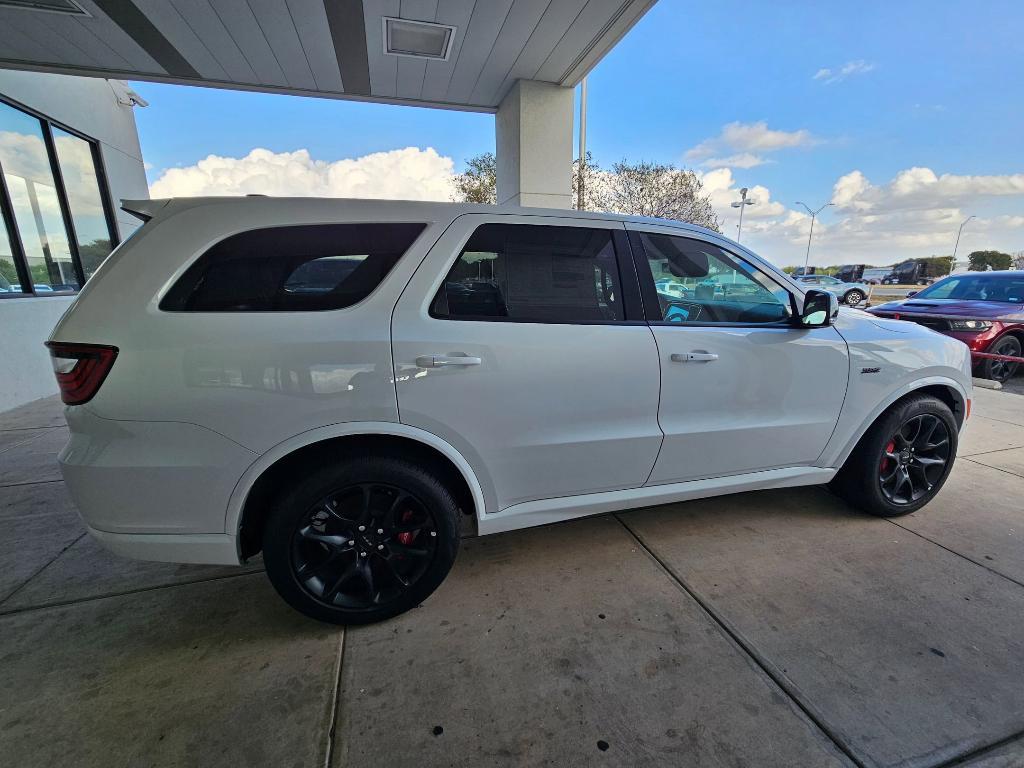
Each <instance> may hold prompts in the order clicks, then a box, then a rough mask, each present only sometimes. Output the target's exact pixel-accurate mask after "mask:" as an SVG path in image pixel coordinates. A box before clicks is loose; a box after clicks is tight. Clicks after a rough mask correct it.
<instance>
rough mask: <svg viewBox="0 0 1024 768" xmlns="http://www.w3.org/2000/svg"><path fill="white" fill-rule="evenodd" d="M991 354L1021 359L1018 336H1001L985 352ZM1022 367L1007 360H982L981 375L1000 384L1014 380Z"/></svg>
mask: <svg viewBox="0 0 1024 768" xmlns="http://www.w3.org/2000/svg"><path fill="white" fill-rule="evenodd" d="M985 351H986V352H991V353H992V354H993V355H1009V356H1010V357H1020V339H1018V338H1017V337H1016V336H1010V335H1009V334H1007V335H1006V336H1001V337H999V338H998V339H996V340H995V341H994V342H992V344H990V345H989V348H988V349H987V350H985ZM1019 367H1020V365H1019V363H1010V362H1007V361H1005V360H986V359H984V358H982V363H981V375H982V378H985V379H992V381H998V382H1000V383H1002V382H1004V381H1006V380H1007V379H1012V378H1013V377H1014V375H1015V374H1016V373H1017V369H1018V368H1019Z"/></svg>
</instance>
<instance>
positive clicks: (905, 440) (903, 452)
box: [830, 395, 958, 517]
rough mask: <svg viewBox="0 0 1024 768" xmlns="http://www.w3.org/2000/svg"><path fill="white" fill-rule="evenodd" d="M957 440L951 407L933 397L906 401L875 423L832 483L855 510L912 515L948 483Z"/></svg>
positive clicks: (880, 514) (885, 514)
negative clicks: (856, 508)
mask: <svg viewBox="0 0 1024 768" xmlns="http://www.w3.org/2000/svg"><path fill="white" fill-rule="evenodd" d="M957 438H958V433H957V424H956V419H954V418H953V412H952V411H950V409H949V406H948V405H946V404H945V403H944V402H942V401H941V400H939V399H938V398H935V397H932V396H930V395H915V396H911V397H907V398H905V399H903V400H901V401H899V402H897V403H896V404H895V405H893V407H892V408H891V409H890V410H889V412H888V413H886V414H885V415H883V416H882V417H881V418H879V420H878V421H877V422H875V424H874V425H873V426H872V427H871V429H869V430H868V432H867V434H865V435H864V437H863V438H861V441H860V443H859V444H858V445H857V448H856V449H855V450H854V452H853V453H852V454H851V455H850V458H849V459H847V461H846V464H845V465H844V466H843V468H842V469H841V470H840V472H839V474H838V475H836V478H835V479H834V480H833V481H832V483H831V484H830V485H831V487H832V488H833V489H834V490H835V491H836V492H837V493H838V494H839V495H840V496H842V497H843V498H844V499H845V500H846V502H847V503H849V504H850V505H851V506H854V507H858V508H859V509H862V510H864V511H865V512H869V513H871V514H873V515H878V516H880V517H899V516H900V515H906V514H909V513H911V512H914V511H916V510H918V509H920V508H921V507H923V506H924V505H925V504H927V503H928V502H929V501H931V500H932V499H933V498H935V495H936V494H937V493H938V492H939V490H940V489H941V488H942V486H943V484H944V483H945V482H946V478H947V477H949V472H950V470H951V469H952V468H953V460H954V459H955V458H956V447H957Z"/></svg>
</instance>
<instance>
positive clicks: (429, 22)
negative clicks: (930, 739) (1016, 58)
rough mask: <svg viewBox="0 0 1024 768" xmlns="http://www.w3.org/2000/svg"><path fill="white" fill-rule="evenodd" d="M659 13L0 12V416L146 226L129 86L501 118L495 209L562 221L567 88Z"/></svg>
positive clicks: (463, 7)
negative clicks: (65, 319) (74, 307)
mask: <svg viewBox="0 0 1024 768" xmlns="http://www.w3.org/2000/svg"><path fill="white" fill-rule="evenodd" d="M653 3H654V0H547V1H545V2H537V1H536V0H494V2H490V1H488V2H482V0H478V1H476V2H474V0H253V1H251V2H248V3H236V2H229V1H228V0H187V1H186V0H0V182H2V183H0V211H2V214H3V216H2V226H0V361H2V364H0V411H3V410H6V409H8V408H12V407H14V406H16V405H19V404H22V403H25V402H29V401H31V400H34V399H37V398H40V397H45V396H48V395H51V394H54V393H55V391H56V390H55V384H54V382H53V375H52V373H51V371H50V365H49V361H48V358H47V355H46V353H45V350H44V348H43V341H44V340H45V339H46V337H47V336H48V335H49V332H50V330H51V329H52V328H53V326H54V324H55V323H56V322H57V320H58V319H59V317H60V316H61V314H62V313H63V312H64V311H65V310H66V309H67V307H68V306H69V305H70V304H71V302H72V301H73V300H74V297H75V295H76V293H77V291H78V290H79V288H80V287H81V286H82V285H83V284H84V283H85V281H86V280H88V279H89V276H90V275H91V274H92V273H93V272H94V271H95V269H96V268H97V267H98V266H99V264H100V263H101V262H102V260H103V259H104V258H105V257H106V255H107V254H109V253H110V251H111V249H112V248H114V247H116V245H117V244H118V243H119V242H121V241H122V240H124V239H125V238H126V237H128V236H129V235H130V234H131V232H132V231H133V229H134V227H135V226H136V225H137V224H138V222H137V221H135V220H134V219H133V218H132V217H130V216H129V215H127V214H125V213H124V212H122V211H121V210H120V209H119V207H118V201H119V200H120V199H137V198H144V197H148V191H147V184H146V178H145V171H144V164H143V158H142V153H141V150H140V147H139V139H138V134H137V131H136V127H135V118H134V110H135V109H138V108H143V107H144V106H145V101H144V100H143V99H142V98H141V97H139V96H138V95H137V94H135V93H134V92H133V91H132V90H131V89H130V87H129V86H128V85H127V84H126V82H125V81H126V80H129V79H131V80H149V81H156V82H167V83H179V84H185V85H203V86H209V87H215V88H233V89H244V90H256V91H263V92H268V93H285V94H293V95H303V96H316V97H323V98H336V99H354V100H361V101H373V102H381V103H387V104H404V105H410V106H420V107H435V108H444V109H459V110H472V111H478V112H490V113H493V114H494V115H495V145H496V155H497V170H498V202H499V204H509V205H525V206H544V207H552V208H568V207H570V205H571V196H572V195H571V168H572V158H573V89H574V87H575V86H576V85H577V84H578V83H579V82H580V81H581V80H582V79H583V77H584V76H585V75H586V74H587V72H589V71H590V70H591V69H592V68H593V67H594V66H595V65H596V64H597V63H598V61H600V59H601V58H602V57H603V56H604V55H605V54H606V53H607V52H608V51H609V50H610V49H611V48H612V47H613V46H614V45H615V44H616V42H618V40H619V39H620V38H621V37H622V36H623V35H624V34H625V33H626V32H627V31H628V30H629V29H630V28H631V27H632V26H633V24H635V23H636V21H637V20H638V19H639V18H640V17H641V16H642V15H643V14H644V13H645V12H646V11H647V10H648V8H650V6H651V5H653ZM410 138H411V139H412V138H413V137H410ZM83 341H87V340H85V339H83Z"/></svg>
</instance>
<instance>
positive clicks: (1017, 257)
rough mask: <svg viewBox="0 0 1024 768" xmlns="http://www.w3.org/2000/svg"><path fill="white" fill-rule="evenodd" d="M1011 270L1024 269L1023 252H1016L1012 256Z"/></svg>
mask: <svg viewBox="0 0 1024 768" xmlns="http://www.w3.org/2000/svg"><path fill="white" fill-rule="evenodd" d="M1013 268H1014V269H1024V251H1017V252H1016V253H1015V254H1013Z"/></svg>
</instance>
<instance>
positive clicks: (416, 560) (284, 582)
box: [263, 456, 459, 624]
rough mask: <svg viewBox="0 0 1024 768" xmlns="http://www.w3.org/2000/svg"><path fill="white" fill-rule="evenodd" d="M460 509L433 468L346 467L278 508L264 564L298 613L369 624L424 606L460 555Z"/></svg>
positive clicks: (382, 463)
mask: <svg viewBox="0 0 1024 768" xmlns="http://www.w3.org/2000/svg"><path fill="white" fill-rule="evenodd" d="M458 515H459V510H458V505H457V504H456V502H455V500H454V498H453V496H452V494H451V493H450V492H449V490H448V488H447V487H446V486H445V485H444V484H443V483H442V482H441V481H440V480H438V478H437V477H435V476H434V475H433V474H432V473H431V472H430V471H428V470H427V469H425V468H423V467H421V466H418V465H417V464H414V463H412V462H410V461H406V460H404V459H401V458H395V457H390V456H366V457H361V458H358V459H348V460H341V461H339V462H338V463H337V464H332V465H330V466H325V467H321V468H320V469H317V470H315V471H313V472H311V473H310V474H309V475H308V476H306V477H303V478H300V479H299V480H298V481H297V482H296V483H295V484H294V485H293V486H292V487H291V488H290V489H288V490H287V491H285V493H284V494H283V495H282V496H281V497H280V498H279V499H278V501H277V503H276V504H275V505H274V507H273V508H272V509H271V511H270V514H269V517H268V519H267V523H266V527H265V528H264V531H263V560H264V562H265V563H266V566H267V576H268V577H269V578H270V581H271V583H272V584H273V585H274V588H275V589H276V590H277V591H278V593H279V594H280V595H281V597H283V598H284V599H285V601H287V602H288V604H289V605H291V606H292V607H293V608H295V609H296V610H298V611H300V612H302V613H304V614H306V615H307V616H310V617H312V618H315V619H318V620H320V621H326V622H331V623H334V624H368V623H371V622H374V621H380V620H382V619H386V618H390V617H391V616H396V615H398V614H400V613H402V612H404V611H407V610H409V609H410V608H414V607H416V606H417V605H419V604H420V603H421V602H422V601H423V600H425V599H426V598H427V597H428V596H429V595H430V594H431V593H432V592H433V591H434V590H435V589H436V588H437V587H438V586H439V585H440V584H441V582H442V581H443V580H444V578H445V576H447V574H448V571H449V570H450V569H451V567H452V564H453V563H454V562H455V557H456V554H457V553H458V548H459V525H458Z"/></svg>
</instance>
